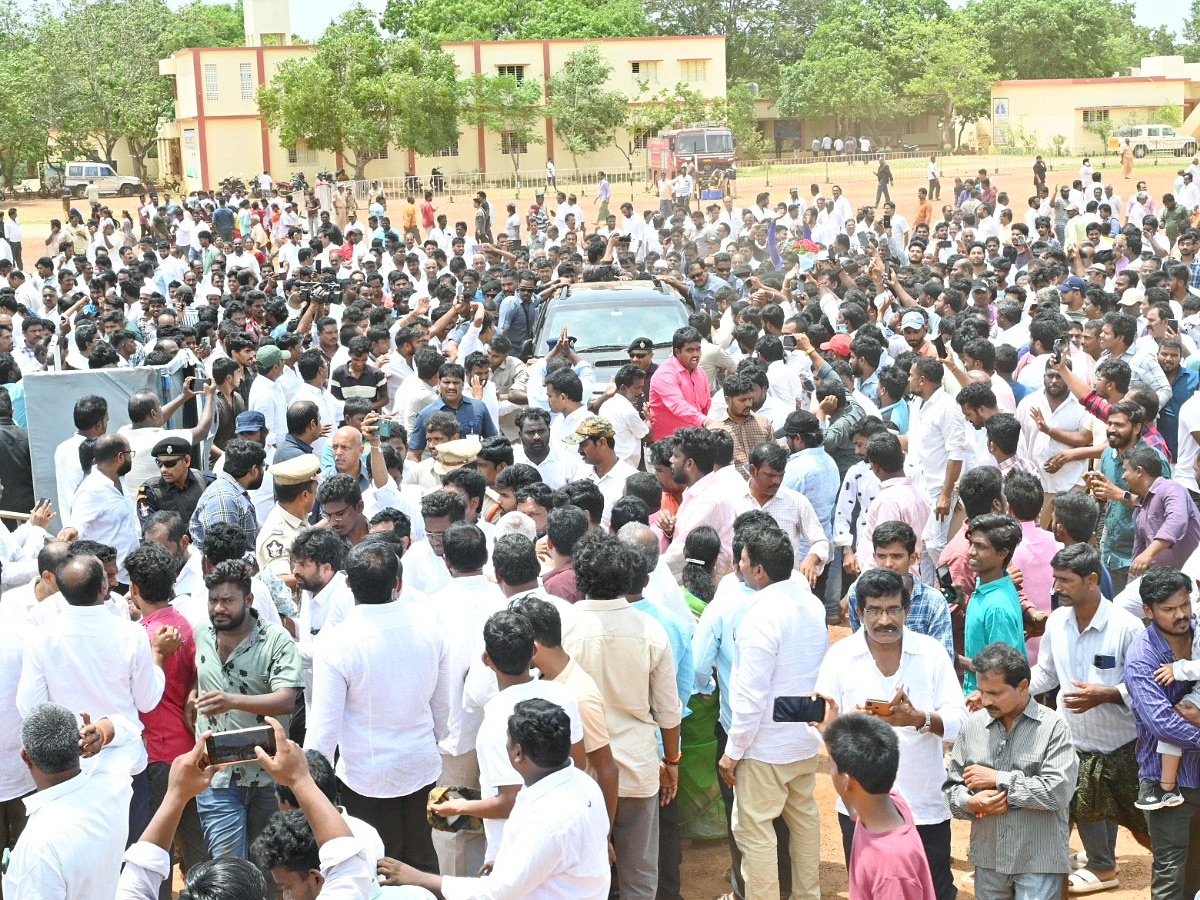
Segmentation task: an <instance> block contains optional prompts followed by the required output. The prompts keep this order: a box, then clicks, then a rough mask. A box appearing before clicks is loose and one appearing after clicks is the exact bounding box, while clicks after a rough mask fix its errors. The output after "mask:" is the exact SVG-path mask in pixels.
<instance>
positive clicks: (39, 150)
mask: <svg viewBox="0 0 1200 900" xmlns="http://www.w3.org/2000/svg"><path fill="white" fill-rule="evenodd" d="M47 74H48V71H47V69H46V68H45V66H44V65H43V64H42V60H41V59H40V58H39V56H38V54H37V50H36V48H35V47H34V46H33V45H32V43H31V42H30V41H28V40H20V41H17V40H12V41H10V40H7V39H5V38H4V37H0V109H3V110H4V115H0V185H5V184H8V185H12V184H16V183H17V182H18V181H20V180H21V179H23V178H24V177H25V175H26V171H27V169H28V168H36V166H37V165H38V164H39V163H42V162H44V161H45V160H46V156H47V154H48V152H49V142H48V139H47V135H48V134H49V125H50V123H49V120H48V118H47V115H46V106H45V98H46V96H47V92H48V90H49V85H48V84H47V82H48V78H47Z"/></svg>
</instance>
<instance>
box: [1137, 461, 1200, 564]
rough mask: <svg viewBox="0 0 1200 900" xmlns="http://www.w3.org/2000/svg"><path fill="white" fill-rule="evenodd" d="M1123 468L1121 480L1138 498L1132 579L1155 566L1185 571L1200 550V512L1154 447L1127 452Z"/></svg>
mask: <svg viewBox="0 0 1200 900" xmlns="http://www.w3.org/2000/svg"><path fill="white" fill-rule="evenodd" d="M1122 468H1123V470H1122V472H1121V477H1122V478H1124V479H1125V483H1126V484H1128V485H1129V491H1130V493H1131V494H1133V496H1134V500H1133V561H1132V562H1131V563H1130V564H1129V574H1130V576H1132V577H1134V578H1136V577H1138V576H1139V575H1143V574H1145V572H1146V571H1147V570H1148V569H1149V568H1150V567H1151V566H1173V567H1175V568H1181V567H1182V566H1183V564H1184V563H1185V562H1187V561H1188V559H1189V557H1191V555H1192V553H1193V552H1194V551H1195V550H1196V547H1197V546H1200V512H1197V510H1196V504H1195V503H1193V502H1192V496H1191V494H1189V493H1188V490H1187V488H1186V487H1184V486H1183V485H1182V484H1179V483H1178V482H1175V481H1171V480H1170V474H1171V473H1170V471H1169V470H1165V471H1164V469H1165V467H1164V466H1163V462H1162V459H1161V458H1160V457H1159V455H1158V451H1157V450H1154V449H1152V448H1150V447H1134V448H1133V449H1132V450H1129V451H1128V452H1126V454H1125V457H1124V459H1123V460H1122ZM1164 476H1166V477H1164Z"/></svg>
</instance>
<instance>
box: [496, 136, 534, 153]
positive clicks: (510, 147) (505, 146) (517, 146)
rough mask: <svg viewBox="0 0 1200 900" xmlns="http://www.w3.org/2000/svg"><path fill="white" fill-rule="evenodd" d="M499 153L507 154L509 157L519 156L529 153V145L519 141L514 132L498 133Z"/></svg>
mask: <svg viewBox="0 0 1200 900" xmlns="http://www.w3.org/2000/svg"><path fill="white" fill-rule="evenodd" d="M500 152H501V153H507V154H509V155H510V156H511V155H513V154H521V153H528V152H529V145H528V144H527V143H526V142H525V141H523V140H521V138H520V137H518V136H517V133H516V132H514V131H502V132H500Z"/></svg>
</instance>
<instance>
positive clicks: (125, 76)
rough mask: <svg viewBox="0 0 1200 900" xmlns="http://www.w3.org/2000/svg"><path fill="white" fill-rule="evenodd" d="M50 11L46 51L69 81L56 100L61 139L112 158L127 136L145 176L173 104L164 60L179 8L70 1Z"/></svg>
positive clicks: (41, 47)
mask: <svg viewBox="0 0 1200 900" xmlns="http://www.w3.org/2000/svg"><path fill="white" fill-rule="evenodd" d="M45 15H46V18H44V19H43V20H42V24H41V28H40V29H39V34H38V41H37V45H38V52H39V54H40V55H41V56H42V58H43V59H44V60H45V64H46V65H47V66H48V67H49V69H50V71H51V72H57V73H60V75H61V76H62V77H61V79H60V80H61V81H62V82H63V83H62V84H61V86H60V87H61V89H60V88H56V90H55V93H56V94H59V96H57V97H56V98H54V102H52V106H51V109H52V112H53V123H52V124H53V127H54V130H55V132H56V135H55V138H56V143H58V144H59V145H60V146H61V147H64V148H66V147H79V146H86V145H87V144H88V143H94V148H95V149H92V150H91V152H92V153H97V152H98V153H99V155H100V156H101V157H102V158H103V159H105V160H108V161H111V160H112V158H113V155H114V153H115V151H116V147H117V144H118V143H119V142H120V141H121V140H122V139H125V140H126V141H127V142H128V145H129V150H130V153H131V155H132V156H133V164H134V169H135V174H137V175H138V177H140V178H145V177H146V169H145V159H146V156H147V154H148V153H149V151H150V149H151V148H152V147H153V146H154V141H155V134H156V131H157V129H158V121H159V119H160V118H161V117H163V116H166V115H168V114H169V113H170V112H171V108H172V94H171V84H170V80H169V79H167V78H164V77H161V76H160V75H159V74H158V61H159V59H161V58H162V57H163V56H164V55H165V54H166V53H169V52H170V50H169V49H167V48H168V47H170V41H169V39H168V38H167V36H168V35H169V34H170V33H171V30H172V28H173V26H174V22H175V17H174V13H172V12H171V10H170V9H169V8H168V7H167V5H166V3H165V2H163V0H94V2H88V0H68V2H67V4H66V6H65V7H64V8H63V13H62V16H61V17H60V18H51V17H50V14H49V13H45ZM133 35H137V36H138V38H137V39H134V38H133V37H132V36H133ZM170 49H175V48H174V47H171V48H170ZM66 73H70V76H69V77H67V75H66Z"/></svg>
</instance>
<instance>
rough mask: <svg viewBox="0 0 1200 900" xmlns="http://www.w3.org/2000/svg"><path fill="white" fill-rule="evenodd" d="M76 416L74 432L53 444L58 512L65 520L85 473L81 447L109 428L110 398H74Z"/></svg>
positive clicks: (93, 396)
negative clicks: (57, 443) (81, 462)
mask: <svg viewBox="0 0 1200 900" xmlns="http://www.w3.org/2000/svg"><path fill="white" fill-rule="evenodd" d="M73 416H74V420H75V434H73V435H71V436H70V437H69V438H67V439H66V440H65V441H63V442H62V443H61V444H59V445H58V446H57V447H55V448H54V472H55V475H56V480H57V491H58V514H59V517H60V519H61V521H63V522H66V521H68V520H69V519H70V518H71V505H72V502H73V501H74V499H75V491H76V490H77V489H78V488H79V485H80V483H81V482H82V481H83V477H84V476H83V467H82V466H81V465H80V463H79V447H80V445H81V444H82V443H83V442H84V441H86V440H87V439H88V438H98V437H100V435H102V434H104V433H105V432H107V431H108V401H107V400H105V399H104V398H103V397H101V396H99V395H97V394H88V395H87V396H86V397H80V398H79V399H78V400H76V401H75V409H74V412H73Z"/></svg>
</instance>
